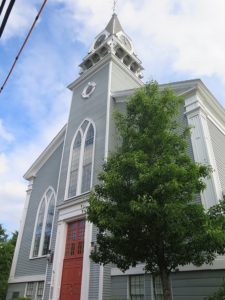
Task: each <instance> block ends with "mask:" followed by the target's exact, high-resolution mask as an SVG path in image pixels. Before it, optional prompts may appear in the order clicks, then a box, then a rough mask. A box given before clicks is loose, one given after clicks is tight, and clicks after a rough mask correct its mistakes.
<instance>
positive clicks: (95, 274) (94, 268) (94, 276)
mask: <svg viewBox="0 0 225 300" xmlns="http://www.w3.org/2000/svg"><path fill="white" fill-rule="evenodd" d="M97 231H98V229H97V227H96V226H95V225H93V229H92V241H93V242H96V234H97ZM99 275H100V265H99V264H96V263H94V262H93V261H92V260H91V262H90V275H89V276H90V278H89V282H90V283H89V295H88V299H89V300H96V299H98V294H99Z"/></svg>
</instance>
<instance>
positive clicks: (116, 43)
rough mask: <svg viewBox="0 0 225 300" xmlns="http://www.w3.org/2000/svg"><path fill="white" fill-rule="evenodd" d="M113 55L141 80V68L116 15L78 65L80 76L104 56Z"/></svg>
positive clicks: (114, 14)
mask: <svg viewBox="0 0 225 300" xmlns="http://www.w3.org/2000/svg"><path fill="white" fill-rule="evenodd" d="M110 54H111V55H115V56H117V58H118V59H120V61H121V62H122V63H123V64H124V65H126V67H127V68H128V69H130V70H131V72H133V73H134V74H135V75H136V76H137V77H139V78H142V70H143V67H142V65H141V61H140V60H139V59H138V58H137V55H136V54H135V50H134V47H133V44H132V41H131V39H130V38H129V37H128V35H127V34H126V33H125V32H124V30H123V28H122V26H121V24H120V22H119V19H118V17H117V15H116V13H113V15H112V17H111V19H110V21H109V23H108V24H107V26H106V27H105V29H104V30H103V31H102V32H100V33H99V34H98V35H97V36H96V38H95V40H94V42H93V43H92V45H91V48H90V50H89V53H88V55H87V56H86V57H85V58H84V59H83V62H82V63H81V64H80V67H81V74H82V73H84V72H85V71H86V70H88V69H90V68H91V67H92V66H93V65H95V64H97V63H98V62H99V61H100V60H101V59H103V57H105V56H106V55H110Z"/></svg>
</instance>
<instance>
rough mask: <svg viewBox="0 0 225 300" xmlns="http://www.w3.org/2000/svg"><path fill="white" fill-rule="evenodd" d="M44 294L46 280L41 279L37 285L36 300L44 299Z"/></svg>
mask: <svg viewBox="0 0 225 300" xmlns="http://www.w3.org/2000/svg"><path fill="white" fill-rule="evenodd" d="M43 294H44V281H39V282H38V285H37V293H36V300H42V298H43Z"/></svg>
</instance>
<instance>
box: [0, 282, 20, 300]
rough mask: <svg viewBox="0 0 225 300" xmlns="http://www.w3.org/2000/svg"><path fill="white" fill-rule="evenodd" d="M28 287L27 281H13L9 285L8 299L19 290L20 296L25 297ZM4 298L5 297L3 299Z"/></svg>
mask: <svg viewBox="0 0 225 300" xmlns="http://www.w3.org/2000/svg"><path fill="white" fill-rule="evenodd" d="M25 289H26V283H13V284H10V285H9V287H8V292H7V297H6V300H10V299H12V296H13V293H14V292H19V297H23V296H24V293H25ZM2 300H3V299H2Z"/></svg>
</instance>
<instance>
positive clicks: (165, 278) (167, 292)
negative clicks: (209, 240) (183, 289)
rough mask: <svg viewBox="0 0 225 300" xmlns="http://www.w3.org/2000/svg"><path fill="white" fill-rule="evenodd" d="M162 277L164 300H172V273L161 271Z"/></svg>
mask: <svg viewBox="0 0 225 300" xmlns="http://www.w3.org/2000/svg"><path fill="white" fill-rule="evenodd" d="M160 277H161V281H162V287H163V296H164V300H172V299H173V295H172V286H171V279H170V273H168V272H167V270H165V269H162V270H160Z"/></svg>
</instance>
